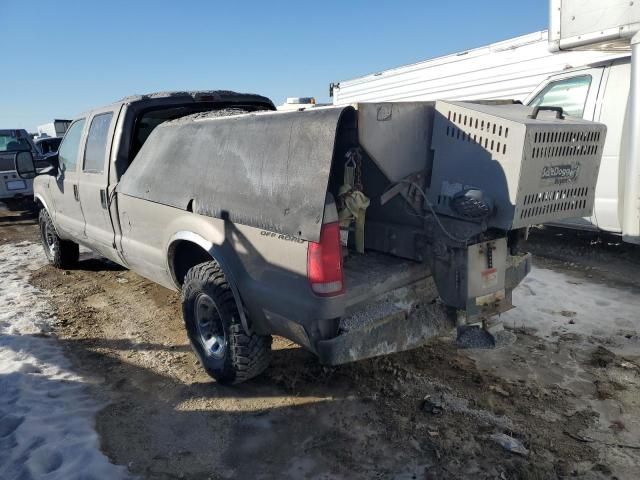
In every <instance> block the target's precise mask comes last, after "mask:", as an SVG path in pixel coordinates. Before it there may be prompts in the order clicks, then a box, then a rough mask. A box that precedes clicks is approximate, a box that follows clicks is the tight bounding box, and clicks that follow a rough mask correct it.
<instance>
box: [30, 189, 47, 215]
mask: <svg viewBox="0 0 640 480" xmlns="http://www.w3.org/2000/svg"><path fill="white" fill-rule="evenodd" d="M33 200H34V201H35V203H36V204H40V205H41V206H42V208H44V209H45V210H46V211H47V212H48V213H49V215H51V211H50V210H49V206H48V205H47V202H45V200H44V198H42V195H40V194H38V193H36V194H35V195H34V196H33Z"/></svg>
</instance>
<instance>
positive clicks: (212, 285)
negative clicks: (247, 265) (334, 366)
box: [182, 261, 271, 385]
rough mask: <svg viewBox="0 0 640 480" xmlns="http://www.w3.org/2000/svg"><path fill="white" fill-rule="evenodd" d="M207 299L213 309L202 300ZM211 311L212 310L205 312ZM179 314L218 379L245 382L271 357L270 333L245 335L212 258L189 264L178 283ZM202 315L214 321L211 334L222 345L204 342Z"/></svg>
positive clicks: (227, 287)
mask: <svg viewBox="0 0 640 480" xmlns="http://www.w3.org/2000/svg"><path fill="white" fill-rule="evenodd" d="M209 302H211V303H212V304H213V306H214V307H215V308H214V309H209V310H207V309H208V308H209V307H206V308H205V309H204V313H199V312H201V311H202V308H201V307H202V304H208V303H209ZM206 312H212V313H208V314H207V313H206ZM182 315H183V318H184V322H185V326H186V329H187V334H188V336H189V340H190V341H191V347H192V348H193V350H194V352H195V354H196V356H197V357H198V359H199V360H200V363H201V364H202V366H203V367H204V368H205V370H206V371H207V373H208V374H209V375H210V376H211V377H213V378H214V379H215V380H216V381H217V382H218V383H221V384H225V385H230V384H238V383H242V382H245V381H247V380H249V379H251V378H253V377H256V376H257V375H259V374H261V373H262V372H263V371H264V370H265V369H266V368H267V366H268V365H269V362H270V360H271V336H269V335H257V334H255V333H252V334H250V335H247V333H246V332H245V331H244V328H243V327H242V323H241V320H240V314H239V312H238V306H237V303H236V301H235V298H234V296H233V291H232V290H231V287H230V285H229V282H228V281H227V279H226V278H225V275H224V273H223V272H222V270H221V269H220V266H219V265H218V263H217V262H215V261H210V262H205V263H201V264H199V265H196V266H194V267H192V268H191V269H190V270H189V271H188V272H187V275H186V276H185V279H184V283H183V285H182ZM203 317H204V318H205V323H206V318H210V321H211V322H215V323H216V328H217V330H216V332H215V336H216V337H217V338H224V343H225V346H224V349H220V348H217V349H214V348H211V347H208V346H207V339H206V336H205V335H203V332H202V326H201V325H202V323H203ZM218 344H222V342H215V343H214V346H215V345H218Z"/></svg>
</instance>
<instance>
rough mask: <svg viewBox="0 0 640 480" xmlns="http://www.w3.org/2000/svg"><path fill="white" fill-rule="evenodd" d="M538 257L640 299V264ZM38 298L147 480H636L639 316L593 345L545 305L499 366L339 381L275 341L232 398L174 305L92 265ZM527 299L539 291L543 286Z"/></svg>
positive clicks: (482, 360)
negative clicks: (204, 362) (257, 372)
mask: <svg viewBox="0 0 640 480" xmlns="http://www.w3.org/2000/svg"><path fill="white" fill-rule="evenodd" d="M36 228H37V227H36V225H35V222H34V221H33V220H30V219H29V218H28V216H16V215H15V214H13V213H12V214H11V215H10V216H9V214H7V213H6V212H4V213H0V243H7V242H11V243H14V242H18V241H23V240H32V241H35V240H37V237H38V236H37V231H36ZM531 248H532V250H533V251H534V253H535V254H536V257H537V258H536V265H538V266H540V267H543V269H542V270H540V271H541V272H550V273H547V274H548V275H562V278H563V279H565V281H566V282H567V283H566V285H567V287H572V288H576V289H578V290H577V291H579V289H581V288H583V287H585V288H586V287H587V286H588V287H589V288H592V289H593V288H596V289H597V288H599V287H600V286H602V288H606V291H607V292H623V293H624V295H628V296H627V297H620V298H633V296H637V293H638V291H640V276H639V275H638V272H640V249H636V248H632V247H628V246H621V245H616V244H614V243H611V242H607V241H604V242H602V241H598V240H597V239H596V238H593V237H590V236H577V235H573V234H572V235H569V234H566V233H564V234H562V235H560V232H559V231H553V230H552V231H545V232H542V233H536V234H535V235H534V237H533V238H532V241H531ZM32 283H33V284H34V285H35V286H37V287H39V288H40V289H42V290H44V291H46V292H49V295H50V301H51V304H52V305H53V306H54V308H55V310H56V314H57V327H56V330H55V336H56V337H57V338H58V339H59V341H60V342H61V343H62V344H63V345H64V346H65V350H66V352H67V353H68V356H69V358H70V359H71V360H72V362H73V364H74V365H75V368H76V369H77V370H78V371H79V372H80V373H81V374H83V375H85V376H87V377H89V378H91V379H92V382H93V383H92V387H91V388H92V389H93V392H94V395H95V397H96V398H98V399H99V400H100V401H102V402H104V405H105V406H104V408H103V409H102V410H101V412H100V413H99V414H98V416H97V418H96V428H97V430H98V433H99V435H100V439H101V448H102V450H103V451H104V452H105V454H106V455H108V457H109V458H110V459H111V460H112V461H113V462H114V463H117V464H121V465H126V466H127V467H128V469H129V471H130V472H131V473H133V474H136V475H139V476H141V477H143V478H160V479H163V478H167V479H168V478H196V479H198V478H203V479H208V478H212V479H217V478H398V479H413V478H417V479H423V478H473V479H481V478H497V479H519V478H521V479H529V478H534V479H547V478H563V477H578V478H629V479H632V478H640V423H639V421H640V420H639V419H640V343H639V339H638V334H639V331H638V329H637V328H636V326H637V325H638V323H637V322H636V323H634V321H633V318H632V319H631V320H630V319H629V318H628V317H629V315H633V314H629V312H628V311H623V312H617V311H616V313H615V315H614V314H612V315H611V317H610V318H602V319H601V320H602V324H603V325H605V326H606V328H605V326H603V327H602V328H600V329H597V328H596V329H591V330H589V328H591V327H590V326H589V325H591V324H589V323H588V322H587V320H585V327H584V329H581V325H582V323H581V322H582V318H583V313H582V311H581V310H579V309H567V308H565V306H563V305H562V304H561V303H562V301H559V303H560V304H556V303H557V302H558V300H557V297H549V305H548V309H549V310H548V312H550V313H548V314H547V315H548V318H551V319H552V320H553V322H551V323H550V324H549V325H550V326H548V328H544V329H543V328H540V329H537V328H534V327H532V326H531V324H530V323H527V321H526V320H523V318H524V317H522V315H525V316H526V312H524V313H522V312H521V313H520V314H519V315H521V316H520V317H508V316H505V323H506V327H507V328H508V331H509V332H511V333H512V334H513V336H515V337H516V338H515V342H514V343H512V344H510V345H506V346H504V347H501V348H499V349H496V350H491V351H490V350H458V349H456V347H455V345H454V344H453V343H452V341H451V339H440V340H438V341H436V342H434V343H433V344H431V345H429V346H426V347H423V348H420V349H417V350H414V351H411V352H405V353H400V354H396V355H392V356H389V357H385V358H379V359H373V360H367V361H362V362H358V363H355V364H351V365H346V366H342V367H338V368H325V367H322V366H320V365H318V363H317V362H316V360H315V358H314V357H313V356H312V355H310V354H308V353H306V352H305V351H303V350H302V349H300V348H298V347H297V346H296V345H295V344H292V343H291V342H289V341H287V340H285V339H282V338H276V339H275V341H274V348H275V352H274V359H273V363H272V365H271V367H270V368H269V369H268V370H267V372H266V373H265V374H264V375H262V376H261V377H260V378H258V379H256V380H255V381H251V382H249V383H247V384H243V385H240V386H237V387H233V388H231V387H223V386H220V385H217V384H216V383H214V382H213V381H211V380H210V379H209V377H207V376H206V374H204V373H203V372H202V370H201V368H200V367H199V366H198V364H197V363H196V360H195V357H194V355H193V354H192V353H191V350H190V347H189V345H188V342H187V338H186V335H185V332H184V328H183V325H182V320H181V315H180V298H179V295H178V294H176V293H173V292H171V291H168V290H166V289H164V288H162V287H159V286H157V285H154V284H152V283H150V282H148V281H147V280H145V279H143V278H141V277H139V276H138V275H136V274H134V273H132V272H129V271H126V270H123V269H121V268H120V267H119V266H116V265H114V264H111V263H109V262H106V261H103V260H101V259H97V258H94V257H92V256H91V255H90V254H84V255H83V258H82V261H81V263H80V266H79V268H78V269H77V270H73V271H59V270H55V269H53V268H51V267H44V268H42V269H40V270H39V271H37V272H35V274H34V275H33V276H32ZM521 288H523V289H529V290H528V291H530V292H529V294H531V292H533V297H531V298H534V297H535V296H536V291H538V292H544V290H543V289H542V287H539V286H538V284H537V283H536V281H535V278H534V281H532V282H530V283H527V284H525V285H524V286H523V287H521ZM537 289H538V290H537ZM525 293H526V292H525ZM608 295H610V297H611V295H614V297H612V298H616V297H615V295H617V293H615V294H614V293H609V294H608ZM538 297H540V295H538ZM560 298H562V297H561V296H560ZM524 299H525V297H523V301H524ZM534 300H536V299H535V298H534ZM536 301H543V302H544V301H545V298H537V300H536ZM572 301H573V303H574V304H575V303H576V299H575V298H574V299H572ZM597 301H600V300H597ZM602 301H604V300H602ZM607 301H608V300H607ZM579 303H580V302H578V304H579ZM598 305H600V304H598ZM585 308H586V309H587V310H589V308H588V307H585ZM601 308H607V307H601ZM541 310H545V309H544V308H541ZM625 315H626V316H625ZM586 317H587V315H586V313H585V314H584V318H586ZM545 318H547V317H545ZM554 322H555V323H554ZM625 322H626V323H625ZM607 325H610V327H608V326H607ZM498 434H504V436H502V437H500V436H498ZM500 438H506V439H508V440H509V439H510V441H511V442H512V443H514V440H515V442H518V445H516V446H520V447H523V448H525V449H526V451H522V452H521V453H513V452H510V451H507V450H506V449H505V448H504V447H503V446H500V445H499V442H498V441H497V440H499V439H500Z"/></svg>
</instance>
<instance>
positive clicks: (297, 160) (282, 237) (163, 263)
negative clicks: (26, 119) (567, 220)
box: [15, 91, 604, 383]
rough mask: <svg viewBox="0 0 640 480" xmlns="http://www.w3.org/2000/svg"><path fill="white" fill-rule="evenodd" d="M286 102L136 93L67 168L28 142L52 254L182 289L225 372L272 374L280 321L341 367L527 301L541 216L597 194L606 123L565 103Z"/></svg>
mask: <svg viewBox="0 0 640 480" xmlns="http://www.w3.org/2000/svg"><path fill="white" fill-rule="evenodd" d="M274 110H275V107H274V105H273V103H272V102H271V101H270V100H269V99H267V98H265V97H262V96H259V95H252V94H238V93H233V92H227V91H200V92H178V93H159V94H150V95H140V96H134V97H128V98H125V99H123V100H121V101H119V102H117V103H114V104H112V105H109V106H106V107H103V108H98V109H95V110H92V111H90V112H87V113H86V114H84V115H81V116H80V117H79V118H77V119H76V120H74V121H73V123H72V124H71V125H70V127H69V129H68V130H67V132H66V134H65V137H64V139H63V141H62V144H61V145H60V148H59V151H58V154H57V157H49V159H48V160H49V161H50V162H51V166H50V167H49V168H46V169H44V170H41V171H38V170H37V169H36V167H35V164H34V162H33V158H31V155H30V154H29V152H21V153H18V154H16V157H15V167H16V169H17V171H18V173H19V174H20V175H21V176H22V177H23V178H34V177H35V180H34V197H35V200H36V202H37V203H39V204H40V206H41V211H40V218H39V223H40V229H41V236H42V243H43V245H44V250H45V254H46V255H47V258H48V259H49V261H50V262H51V263H52V264H53V265H55V266H56V267H59V268H71V267H73V266H74V265H75V264H76V262H77V261H78V258H79V245H84V246H86V247H88V248H89V249H91V250H93V251H95V252H97V253H99V254H100V255H103V256H104V257H106V258H108V259H110V260H112V261H114V262H116V263H118V264H120V265H123V266H124V267H126V268H129V269H132V270H134V271H135V272H137V273H139V274H140V275H142V276H144V277H146V278H149V279H150V280H152V281H154V282H157V283H159V284H161V285H163V286H165V287H167V288H169V289H173V290H179V291H181V292H182V309H183V317H184V321H185V326H186V329H187V332H188V336H189V338H190V341H191V344H192V347H193V349H194V352H195V354H196V355H197V357H198V358H199V360H200V361H201V363H202V364H203V366H204V368H205V369H206V370H207V372H208V373H209V374H210V375H211V376H212V377H213V378H215V379H216V380H217V381H219V382H221V383H239V382H242V381H245V380H248V379H250V378H252V377H254V376H256V375H258V374H260V373H261V372H262V371H263V370H264V369H265V368H266V367H267V365H268V363H269V358H270V349H271V335H273V334H277V335H281V336H284V337H286V338H289V339H291V340H293V341H295V342H297V343H298V344H300V345H302V346H303V347H305V348H307V349H309V350H310V351H312V352H314V353H315V354H316V355H317V356H318V357H319V359H320V361H321V362H323V363H325V364H332V365H335V364H340V363H346V362H350V361H354V360H359V359H362V358H367V357H371V356H375V355H382V354H388V353H392V352H395V351H400V350H405V349H408V348H413V347H416V346H419V345H422V344H424V343H425V342H426V341H427V340H428V339H429V338H432V337H433V336H435V335H438V334H441V333H444V332H450V331H452V330H453V329H455V327H456V326H458V327H460V329H461V331H462V332H467V333H468V332H469V331H473V330H469V329H473V328H475V325H476V324H478V323H481V324H483V325H484V324H485V323H486V322H485V320H486V319H487V318H490V317H492V316H493V315H495V314H497V313H500V312H504V311H506V310H508V309H510V308H512V305H511V292H512V290H513V288H515V286H516V285H517V284H518V283H519V282H520V281H521V279H522V278H523V277H524V276H525V275H526V274H527V273H528V271H529V269H530V255H529V254H527V253H525V252H522V251H520V247H519V246H520V240H521V239H522V237H523V236H524V234H525V232H526V227H527V226H528V225H529V224H532V223H539V222H541V221H545V220H547V219H551V218H553V219H557V218H562V217H566V216H574V215H576V214H579V215H583V214H589V213H590V211H591V208H592V204H593V192H592V190H593V187H594V186H595V178H596V177H597V168H598V165H599V160H600V156H601V150H602V143H603V142H604V127H603V126H601V125H599V124H595V123H591V122H586V121H582V120H577V119H565V118H564V117H563V116H562V115H561V112H555V111H554V112H551V113H552V114H553V116H550V115H549V112H544V111H535V112H533V113H532V111H531V109H529V108H527V107H523V106H521V105H482V104H476V105H473V104H464V103H457V104H456V103H448V102H435V103H434V102H415V103H411V102H407V103H384V104H360V105H357V106H356V107H353V106H344V107H326V108H325V107H319V108H314V109H310V110H306V111H302V112H275V111H274ZM542 110H544V109H542ZM552 147H553V152H555V153H553V152H552ZM470 325H471V326H470ZM465 327H468V328H465ZM483 332H484V331H483Z"/></svg>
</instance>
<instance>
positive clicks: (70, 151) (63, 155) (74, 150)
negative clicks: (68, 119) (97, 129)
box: [58, 118, 85, 172]
mask: <svg viewBox="0 0 640 480" xmlns="http://www.w3.org/2000/svg"><path fill="white" fill-rule="evenodd" d="M84 122H85V119H84V118H82V119H80V120H76V121H75V122H74V123H73V124H72V125H71V126H70V127H69V130H68V131H67V134H66V135H65V137H64V139H63V140H62V144H61V145H60V150H59V151H58V159H59V162H60V168H61V169H62V171H64V172H74V171H75V170H76V165H77V164H78V150H79V149H80V140H81V139H82V130H83V129H84Z"/></svg>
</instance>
